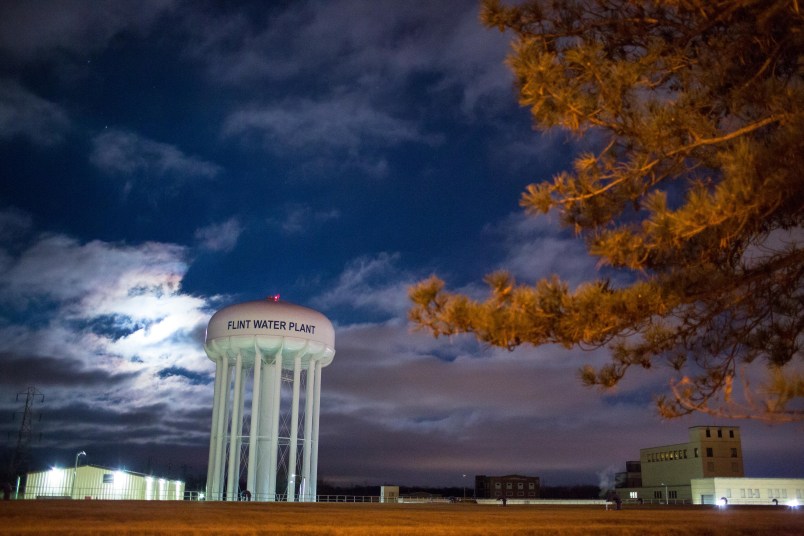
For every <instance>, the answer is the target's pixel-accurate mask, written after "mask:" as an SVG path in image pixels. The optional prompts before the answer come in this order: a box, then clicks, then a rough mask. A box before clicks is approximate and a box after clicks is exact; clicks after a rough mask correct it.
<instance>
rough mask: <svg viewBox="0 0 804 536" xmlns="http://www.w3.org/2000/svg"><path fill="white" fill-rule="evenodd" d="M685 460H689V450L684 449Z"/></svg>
mask: <svg viewBox="0 0 804 536" xmlns="http://www.w3.org/2000/svg"><path fill="white" fill-rule="evenodd" d="M684 459H685V460H686V459H687V449H684Z"/></svg>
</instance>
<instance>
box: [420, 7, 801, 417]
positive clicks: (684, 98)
mask: <svg viewBox="0 0 804 536" xmlns="http://www.w3.org/2000/svg"><path fill="white" fill-rule="evenodd" d="M482 21H483V22H484V23H485V24H486V25H487V26H489V27H492V28H498V29H500V30H502V31H510V32H511V33H512V35H513V42H512V52H511V54H510V56H509V58H508V63H509V66H510V68H511V69H512V70H513V73H514V75H515V80H516V87H517V89H518V93H519V102H520V104H521V105H522V106H525V107H528V108H530V110H531V113H532V117H533V122H534V126H535V128H536V129H539V130H547V129H555V128H561V129H564V130H566V131H569V132H571V133H573V134H574V135H578V136H583V135H584V134H589V133H594V134H595V135H596V136H598V137H600V138H601V139H602V140H603V142H602V143H601V144H600V150H599V152H595V153H584V154H580V155H579V156H577V158H575V160H574V163H573V168H572V169H571V170H567V171H564V172H562V173H559V174H558V175H556V176H554V177H553V178H552V180H546V181H545V180H543V181H542V182H536V183H534V184H531V185H530V186H528V187H527V190H526V191H525V192H524V194H523V195H522V198H521V202H520V204H521V206H522V207H523V208H524V209H525V210H526V211H527V212H528V213H530V214H533V215H539V214H543V213H547V212H551V213H553V212H554V213H557V214H559V217H560V221H561V223H562V224H563V225H564V226H567V227H569V228H571V229H573V230H574V231H575V232H576V233H577V235H579V237H580V238H582V239H584V240H585V243H586V245H587V249H588V251H589V253H590V254H592V255H594V256H596V257H598V258H599V262H600V264H601V265H605V266H609V267H611V269H613V270H619V271H621V272H625V273H628V274H630V279H629V280H630V281H631V283H630V284H627V285H614V284H612V283H611V282H610V281H607V280H605V279H602V278H601V279H599V280H595V281H589V282H587V283H585V284H583V285H580V286H579V287H577V288H575V289H570V288H569V286H568V285H567V283H565V282H563V281H561V280H560V279H559V278H557V277H553V278H551V279H546V280H541V281H538V282H536V283H535V285H527V284H522V283H519V282H517V281H515V280H514V278H513V277H512V276H511V275H509V274H508V273H505V272H498V273H494V274H491V275H489V276H487V277H486V282H487V283H488V285H489V287H490V295H489V297H488V298H487V299H486V300H483V301H478V300H474V299H472V298H470V297H469V296H466V295H462V294H457V293H452V292H448V291H446V290H445V284H444V282H443V281H442V280H440V279H438V278H437V277H435V276H434V277H431V278H430V279H428V280H426V281H422V282H420V283H418V284H417V285H415V286H414V287H412V288H411V289H410V297H411V300H412V302H413V307H412V308H411V310H410V319H411V320H412V322H413V323H414V325H415V326H416V327H417V328H421V329H426V330H429V331H431V332H432V333H433V334H434V335H435V336H440V335H450V334H456V333H472V334H474V335H475V336H476V337H477V338H478V339H480V340H481V341H485V342H487V343H490V344H493V345H496V346H501V347H506V348H513V347H516V346H518V345H521V344H531V345H541V344H546V343H559V344H562V345H564V346H566V347H574V346H580V347H583V348H595V347H601V346H607V347H609V348H610V350H611V360H610V362H609V363H608V364H606V365H605V366H603V367H602V368H599V369H595V368H592V367H590V366H586V367H584V368H583V369H582V370H581V372H580V375H581V378H582V380H583V382H584V383H585V384H587V385H590V386H592V385H597V386H601V387H604V388H608V387H612V386H614V385H616V384H617V383H618V381H619V380H620V379H621V378H623V377H624V375H625V374H626V372H627V371H628V370H629V369H630V368H631V367H633V366H639V367H644V368H651V367H653V366H654V365H655V364H657V363H659V362H664V363H667V364H669V365H670V367H671V380H670V385H669V388H668V391H667V392H665V393H663V394H661V395H660V396H658V397H657V403H658V407H659V411H660V413H661V414H662V415H663V416H665V417H676V416H680V415H684V414H687V413H690V412H694V411H698V412H704V413H710V414H715V415H723V416H729V417H736V418H758V419H764V420H770V421H790V420H800V419H802V418H803V417H804V412H802V400H804V375H803V374H802V343H804V336H802V327H804V314H803V313H804V290H803V289H802V276H803V275H804V249H803V248H802V242H804V230H803V229H802V222H803V221H804V181H802V176H801V174H802V172H803V171H804V157H803V156H802V155H804V112H803V111H802V110H803V108H802V104H803V103H804V86H803V85H802V84H803V83H804V80H802V69H803V68H804V61H802V57H804V55H803V54H802V52H803V51H804V35H802V13H801V11H800V9H799V5H798V2H797V1H795V0H777V1H768V0H766V1H760V0H667V1H660V0H653V1H651V0H643V1H640V0H554V1H548V0H544V1H539V0H529V1H526V2H524V3H520V4H517V5H515V6H509V5H503V4H501V3H500V1H499V0H487V1H485V2H484V4H483V10H482ZM618 279H619V278H618ZM752 363H754V364H757V363H758V364H762V365H764V366H761V367H759V370H760V371H764V373H763V374H762V377H763V378H764V379H763V381H764V383H763V384H762V385H760V386H758V387H755V386H753V385H752V384H751V381H750V380H751V379H755V377H756V373H755V372H754V371H755V369H757V367H752V366H751V364H752ZM735 388H739V390H735Z"/></svg>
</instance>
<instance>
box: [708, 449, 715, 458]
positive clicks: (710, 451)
mask: <svg viewBox="0 0 804 536" xmlns="http://www.w3.org/2000/svg"><path fill="white" fill-rule="evenodd" d="M713 456H714V454H713V453H712V447H706V457H707V458H711V457H713Z"/></svg>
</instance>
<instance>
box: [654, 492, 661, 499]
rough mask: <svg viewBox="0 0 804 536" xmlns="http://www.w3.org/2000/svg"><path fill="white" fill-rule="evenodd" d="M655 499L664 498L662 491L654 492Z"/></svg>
mask: <svg viewBox="0 0 804 536" xmlns="http://www.w3.org/2000/svg"><path fill="white" fill-rule="evenodd" d="M653 498H654V499H661V498H662V492H661V491H654V492H653Z"/></svg>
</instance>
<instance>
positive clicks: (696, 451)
mask: <svg viewBox="0 0 804 536" xmlns="http://www.w3.org/2000/svg"><path fill="white" fill-rule="evenodd" d="M693 453H694V454H695V457H696V458H697V457H698V447H695V450H693Z"/></svg>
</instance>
